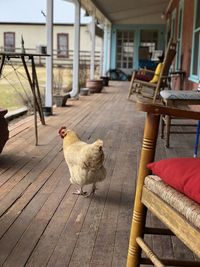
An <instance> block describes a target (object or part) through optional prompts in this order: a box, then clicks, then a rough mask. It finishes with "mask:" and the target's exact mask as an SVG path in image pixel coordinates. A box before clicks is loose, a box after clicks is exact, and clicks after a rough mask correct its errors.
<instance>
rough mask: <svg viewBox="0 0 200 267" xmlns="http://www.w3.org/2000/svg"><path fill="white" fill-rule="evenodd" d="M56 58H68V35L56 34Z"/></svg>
mask: <svg viewBox="0 0 200 267" xmlns="http://www.w3.org/2000/svg"><path fill="white" fill-rule="evenodd" d="M57 56H58V57H68V34H67V33H58V34H57Z"/></svg>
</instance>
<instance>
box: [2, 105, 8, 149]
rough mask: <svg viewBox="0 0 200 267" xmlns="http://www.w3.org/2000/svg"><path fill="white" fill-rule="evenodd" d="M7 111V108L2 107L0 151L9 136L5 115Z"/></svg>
mask: <svg viewBox="0 0 200 267" xmlns="http://www.w3.org/2000/svg"><path fill="white" fill-rule="evenodd" d="M6 113H7V110H6V109H2V108H0V153H1V152H2V150H3V148H4V145H5V143H6V142H7V140H8V138H9V131H8V123H7V121H6V119H5V117H4V116H5V115H6Z"/></svg>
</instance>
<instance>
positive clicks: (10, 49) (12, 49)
mask: <svg viewBox="0 0 200 267" xmlns="http://www.w3.org/2000/svg"><path fill="white" fill-rule="evenodd" d="M7 34H12V35H13V40H14V44H13V46H11V47H6V35H7ZM15 35H16V34H15V32H11V31H8V32H4V35H3V42H4V51H6V52H15V49H16V47H15V44H16V41H15Z"/></svg>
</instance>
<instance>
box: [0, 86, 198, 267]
mask: <svg viewBox="0 0 200 267" xmlns="http://www.w3.org/2000/svg"><path fill="white" fill-rule="evenodd" d="M127 94H128V82H115V83H114V82H112V83H111V85H110V86H109V87H106V88H104V90H103V92H102V93H101V94H93V95H90V96H81V97H80V101H73V100H69V101H68V102H67V103H68V107H67V108H64V109H63V108H56V109H55V110H54V116H51V117H48V118H47V119H46V122H47V125H46V126H43V125H39V145H38V146H37V147H36V146H35V145H34V138H35V137H34V131H33V118H32V117H28V118H24V119H23V120H20V121H18V122H15V123H12V124H10V126H9V128H10V140H9V141H8V143H7V144H6V146H5V148H4V151H3V153H2V154H1V157H0V166H1V167H0V199H1V206H0V218H1V219H0V266H15V267H17V266H31V267H32V266H72V267H75V266H104V267H105V266H115V267H116V266H120V267H121V266H125V265H126V259H127V252H128V243H129V231H130V225H131V220H132V207H133V199H134V192H135V184H136V176H137V166H138V161H139V157H140V149H141V142H142V136H143V127H144V117H145V114H143V113H142V112H135V111H136V109H135V103H134V102H133V101H127V99H126V98H127ZM64 125H66V126H67V128H69V129H73V130H75V131H76V132H77V133H78V135H79V136H80V137H81V139H82V140H84V141H86V142H89V143H91V142H93V141H94V140H96V139H97V138H101V139H102V140H104V151H105V166H106V169H107V178H106V180H105V181H103V182H102V183H100V184H99V185H98V190H97V192H96V194H95V196H94V197H91V198H83V197H81V196H79V197H77V196H75V195H73V194H72V192H73V190H74V188H75V186H74V185H70V182H69V172H68V168H67V165H66V163H65V160H64V157H63V151H62V140H61V139H60V137H59V136H58V130H59V128H60V127H61V126H64ZM179 130H182V129H181V127H179ZM194 139H195V137H194V135H189V136H188V135H186V134H182V135H181V137H180V136H179V138H176V136H175V135H173V136H172V138H171V148H170V149H166V148H165V143H164V140H162V139H161V138H158V144H157V154H156V159H161V158H166V157H179V156H180V157H181V156H182V155H184V156H185V157H187V156H188V157H191V156H192V155H193V147H194V141H195V140H194ZM148 223H149V225H150V226H152V225H154V226H155V225H156V226H158V227H159V226H160V223H159V222H158V221H157V220H156V219H155V218H154V217H153V215H149V217H148ZM163 241H164V242H163ZM148 242H149V243H150V244H151V245H152V247H153V248H154V251H155V252H156V253H157V254H158V255H159V256H164V257H167V258H172V259H173V258H174V257H176V258H179V259H183V258H185V257H187V258H189V259H194V255H193V254H192V253H191V252H189V251H188V249H186V248H185V247H184V246H183V245H182V244H181V243H180V241H178V240H177V239H176V238H175V237H174V236H172V237H170V236H167V237H160V236H155V237H154V238H151V236H148Z"/></svg>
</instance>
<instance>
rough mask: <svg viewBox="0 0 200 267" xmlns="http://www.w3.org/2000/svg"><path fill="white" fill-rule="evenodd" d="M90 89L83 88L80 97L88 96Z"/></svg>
mask: <svg viewBox="0 0 200 267" xmlns="http://www.w3.org/2000/svg"><path fill="white" fill-rule="evenodd" d="M88 93H89V89H88V88H81V90H80V95H88Z"/></svg>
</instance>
